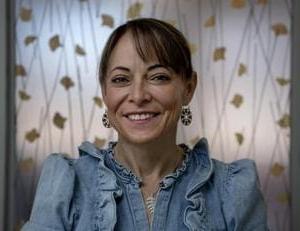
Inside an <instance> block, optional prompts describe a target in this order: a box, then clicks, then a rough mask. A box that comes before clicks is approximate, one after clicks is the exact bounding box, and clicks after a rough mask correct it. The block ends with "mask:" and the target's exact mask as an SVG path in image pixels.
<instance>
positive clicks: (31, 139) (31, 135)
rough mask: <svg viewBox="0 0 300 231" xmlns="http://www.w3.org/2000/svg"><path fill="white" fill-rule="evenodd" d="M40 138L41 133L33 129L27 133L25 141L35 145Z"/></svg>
mask: <svg viewBox="0 0 300 231" xmlns="http://www.w3.org/2000/svg"><path fill="white" fill-rule="evenodd" d="M39 137H40V133H38V131H37V130H36V129H35V128H33V129H32V130H31V131H29V132H26V134H25V139H26V140H27V141H28V142H30V143H33V142H34V141H35V140H36V139H38V138H39Z"/></svg>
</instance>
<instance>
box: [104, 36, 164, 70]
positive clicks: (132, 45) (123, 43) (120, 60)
mask: <svg viewBox="0 0 300 231" xmlns="http://www.w3.org/2000/svg"><path fill="white" fill-rule="evenodd" d="M151 46H152V44H150V43H147V44H145V42H144V41H140V38H134V37H133V35H132V34H131V33H130V32H126V33H125V34H124V35H123V36H122V37H121V38H120V39H119V40H118V42H117V43H116V45H115V47H114V48H113V50H112V52H111V54H110V56H109V60H108V69H110V68H112V66H114V65H121V64H124V65H125V64H133V63H134V62H139V63H159V62H158V58H157V56H156V54H155V51H154V49H153V47H151ZM138 49H142V50H143V54H141V52H139V51H138Z"/></svg>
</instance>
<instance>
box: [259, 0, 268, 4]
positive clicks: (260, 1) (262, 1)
mask: <svg viewBox="0 0 300 231" xmlns="http://www.w3.org/2000/svg"><path fill="white" fill-rule="evenodd" d="M256 3H257V4H261V5H267V4H268V0H257V1H256Z"/></svg>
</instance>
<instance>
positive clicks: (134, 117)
mask: <svg viewBox="0 0 300 231" xmlns="http://www.w3.org/2000/svg"><path fill="white" fill-rule="evenodd" d="M158 114H159V113H148V112H147V113H133V114H128V115H126V117H127V118H128V119H129V120H131V121H142V120H148V119H151V118H153V117H155V116H157V115H158Z"/></svg>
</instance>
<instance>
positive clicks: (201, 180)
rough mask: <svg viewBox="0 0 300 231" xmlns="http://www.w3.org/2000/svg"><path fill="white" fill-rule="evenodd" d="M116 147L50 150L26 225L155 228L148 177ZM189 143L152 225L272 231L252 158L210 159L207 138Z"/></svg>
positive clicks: (28, 229) (82, 230)
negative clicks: (72, 155)
mask: <svg viewBox="0 0 300 231" xmlns="http://www.w3.org/2000/svg"><path fill="white" fill-rule="evenodd" d="M114 145H115V143H111V144H110V146H109V148H108V149H104V150H99V149H97V148H95V147H94V146H93V145H92V144H91V143H88V142H85V143H83V144H82V145H81V146H80V148H79V152H80V157H79V158H78V159H76V160H74V159H69V158H67V157H65V156H63V155H61V154H52V155H50V156H49V157H48V158H47V160H46V161H45V163H44V167H43V170H42V174H41V177H40V181H39V185H38V188H37V192H36V197H35V201H34V206H33V209H32V213H31V217H30V220H29V221H28V222H27V223H26V224H25V225H24V227H23V228H22V230H23V231H54V230H78V231H88V230H94V231H96V230H101V231H106V230H126V231H131V230H138V231H142V230H150V225H149V222H148V220H147V215H146V211H145V206H144V202H143V197H142V194H141V191H140V185H141V181H140V179H139V178H138V177H136V176H134V174H133V173H132V172H131V171H130V170H127V169H125V168H124V167H123V166H121V165H120V164H118V163H117V162H116V161H115V160H114V158H113V146H114ZM182 147H183V148H184V150H185V154H186V157H185V160H184V161H183V164H182V166H181V167H180V168H178V169H177V170H176V171H175V172H174V173H172V174H170V175H168V176H166V177H165V178H164V179H163V180H162V182H161V184H160V186H161V187H160V191H159V194H158V197H157V201H156V205H155V211H154V216H153V221H152V225H151V230H153V231H155V230H170V231H176V230H180V231H184V230H190V231H196V230H197V231H198V230H199V231H200V230H233V231H237V230H241V231H248V230H249V231H250V230H251V231H252V230H255V231H262V230H268V228H267V219H266V211H265V205H264V201H263V197H262V194H261V192H260V189H259V182H258V177H257V173H256V167H255V164H254V162H253V161H251V160H246V159H244V160H239V161H236V162H233V163H231V164H225V163H223V162H220V161H217V160H214V159H211V158H209V155H208V148H207V143H206V140H205V139H202V140H200V141H199V142H198V143H197V144H196V145H195V147H194V148H193V149H192V150H190V149H188V148H187V146H185V145H182Z"/></svg>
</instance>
